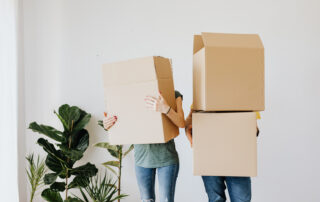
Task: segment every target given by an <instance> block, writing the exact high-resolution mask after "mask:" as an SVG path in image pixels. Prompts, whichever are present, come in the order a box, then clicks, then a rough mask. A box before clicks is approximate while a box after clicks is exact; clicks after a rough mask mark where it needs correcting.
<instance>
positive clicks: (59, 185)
mask: <svg viewBox="0 0 320 202" xmlns="http://www.w3.org/2000/svg"><path fill="white" fill-rule="evenodd" d="M54 114H55V115H56V116H57V117H58V118H59V120H60V122H61V123H62V126H63V131H59V130H57V129H55V128H53V127H51V126H47V125H42V124H38V123H37V122H32V123H30V125H29V129H31V130H32V131H34V132H38V133H40V134H42V135H44V136H46V137H48V138H50V139H51V140H54V141H55V143H54V144H53V143H51V142H49V141H48V140H47V139H45V138H39V139H38V141H37V143H38V144H39V145H40V146H41V147H42V148H43V150H44V151H45V152H47V157H46V160H45V164H46V166H47V167H48V169H49V170H50V171H51V172H50V173H48V174H46V175H45V176H44V179H43V180H44V184H46V185H49V187H48V188H47V189H45V190H44V191H43V192H42V193H41V196H42V198H44V199H45V200H46V201H50V202H53V201H54V202H60V201H61V202H63V201H64V202H67V201H78V200H77V199H76V198H73V197H70V196H68V191H69V189H72V188H80V187H86V186H87V185H88V184H89V179H90V178H91V177H93V176H95V175H96V174H97V172H98V169H97V168H96V166H95V165H93V164H91V163H86V164H85V165H82V166H78V167H74V164H75V163H76V162H77V161H78V160H80V159H81V158H82V157H83V153H84V152H85V151H86V149H87V148H88V146H89V133H88V131H87V130H86V129H85V126H86V125H87V124H88V122H89V121H90V118H91V115H90V114H88V113H86V112H85V111H83V110H81V109H80V108H79V107H76V106H69V105H68V104H64V105H62V106H60V107H59V110H58V112H56V111H54ZM71 177H72V181H71V180H70V179H71ZM59 192H65V200H63V199H62V197H61V195H60V193H59Z"/></svg>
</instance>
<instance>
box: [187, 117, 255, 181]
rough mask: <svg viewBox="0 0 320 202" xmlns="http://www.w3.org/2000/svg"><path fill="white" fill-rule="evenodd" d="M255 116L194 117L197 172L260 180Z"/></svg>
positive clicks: (195, 171) (194, 157) (194, 147)
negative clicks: (258, 175)
mask: <svg viewBox="0 0 320 202" xmlns="http://www.w3.org/2000/svg"><path fill="white" fill-rule="evenodd" d="M256 132H257V131H256V114H255V112H237V113H231V112H229V113H228V112H227V113H206V112H195V113H193V114H192V134H193V172H194V175H204V176H251V177H254V176H257V137H256Z"/></svg>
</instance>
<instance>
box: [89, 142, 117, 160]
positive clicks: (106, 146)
mask: <svg viewBox="0 0 320 202" xmlns="http://www.w3.org/2000/svg"><path fill="white" fill-rule="evenodd" d="M94 146H95V147H100V148H104V149H107V150H108V152H109V153H110V154H111V156H113V157H115V158H117V159H119V150H118V148H117V147H116V146H114V145H110V144H109V143H108V142H100V143H97V144H95V145H94Z"/></svg>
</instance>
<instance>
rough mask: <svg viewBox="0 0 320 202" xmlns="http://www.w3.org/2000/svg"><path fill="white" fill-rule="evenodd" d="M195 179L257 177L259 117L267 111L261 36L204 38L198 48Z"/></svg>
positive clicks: (211, 35)
mask: <svg viewBox="0 0 320 202" xmlns="http://www.w3.org/2000/svg"><path fill="white" fill-rule="evenodd" d="M193 109H194V110H195V112H194V113H193V115H192V121H193V123H192V125H193V133H192V134H193V157H194V174H195V175H209V176H256V175H257V146H256V113H255V112H254V111H263V110H264V48H263V44H262V42H261V40H260V38H259V36H258V35H254V34H218V33H202V34H201V35H195V36H194V47H193Z"/></svg>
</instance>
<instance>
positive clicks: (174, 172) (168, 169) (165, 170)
mask: <svg viewBox="0 0 320 202" xmlns="http://www.w3.org/2000/svg"><path fill="white" fill-rule="evenodd" d="M135 170H136V177H137V181H138V186H139V190H140V196H141V201H143V202H154V201H155V200H156V199H155V190H154V185H155V177H156V172H158V181H159V194H160V202H174V191H175V188H176V181H177V177H178V172H179V164H174V165H170V166H165V167H160V168H144V167H140V166H136V169H135Z"/></svg>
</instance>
